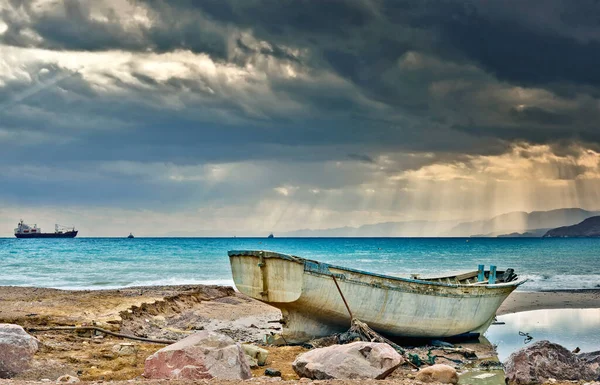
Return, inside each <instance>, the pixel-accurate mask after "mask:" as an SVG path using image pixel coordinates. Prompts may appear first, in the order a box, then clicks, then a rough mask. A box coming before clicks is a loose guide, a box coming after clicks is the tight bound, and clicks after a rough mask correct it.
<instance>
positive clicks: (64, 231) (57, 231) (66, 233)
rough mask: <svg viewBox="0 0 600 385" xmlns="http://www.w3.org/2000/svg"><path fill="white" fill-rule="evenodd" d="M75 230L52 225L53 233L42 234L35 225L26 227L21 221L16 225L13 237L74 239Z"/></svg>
mask: <svg viewBox="0 0 600 385" xmlns="http://www.w3.org/2000/svg"><path fill="white" fill-rule="evenodd" d="M77 232H78V231H77V230H75V227H65V226H61V225H58V224H56V225H54V232H53V233H42V229H41V228H39V227H37V225H33V226H31V225H28V224H26V223H24V222H23V220H22V219H21V221H19V223H18V224H17V228H16V229H15V237H17V238H75V237H76V236H77Z"/></svg>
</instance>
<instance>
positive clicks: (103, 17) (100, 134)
mask: <svg viewBox="0 0 600 385" xmlns="http://www.w3.org/2000/svg"><path fill="white" fill-rule="evenodd" d="M599 122H600V2H599V1H597V0H578V1H569V0H564V1H562V0H540V1H538V0H528V1H520V0H501V1H500V0H499V1H492V0H478V1H467V0H463V1H460V0H453V1H443V0H436V1H427V0H407V1H404V0H393V1H385V0H345V1H342V0H327V1H316V0H307V1H302V0H296V1H291V0H269V1H267V0H218V1H217V0H216V1H212V0H210V1H209V0H206V1H192V0H178V1H167V0H129V1H127V0H93V1H92V0H79V1H78V0H64V1H59V0H27V1H21V0H0V236H11V234H12V229H13V228H14V225H15V224H16V222H17V221H18V220H19V219H20V218H23V219H25V220H26V221H27V222H32V223H37V224H38V225H42V226H43V228H45V229H46V230H51V229H50V228H49V227H52V226H53V224H54V223H55V222H58V223H64V224H74V225H76V226H77V227H78V228H80V230H81V234H82V235H84V236H123V235H126V234H127V233H129V231H133V232H134V233H136V234H137V235H140V236H142V235H147V236H154V235H173V234H174V233H178V234H182V233H184V232H187V233H188V235H215V234H222V235H253V234H257V235H258V234H260V235H264V234H266V233H269V232H271V231H272V232H283V231H289V230H295V229H299V228H327V227H337V226H358V225H362V224H369V223H377V222H387V221H405V220H414V219H428V220H446V219H466V220H468V219H480V218H485V217H489V216H492V215H496V214H500V213H504V212H508V211H516V210H524V211H532V210H548V209H555V208H563V207H582V208H586V209H599V208H600V204H599V203H598V202H600V163H599V162H600V155H599V154H600V127H599Z"/></svg>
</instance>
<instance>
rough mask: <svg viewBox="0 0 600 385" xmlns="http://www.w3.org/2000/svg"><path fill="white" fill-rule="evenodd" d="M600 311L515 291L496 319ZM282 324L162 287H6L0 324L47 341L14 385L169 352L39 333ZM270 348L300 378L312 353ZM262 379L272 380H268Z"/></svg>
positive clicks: (233, 304) (246, 303)
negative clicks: (123, 350) (303, 357)
mask: <svg viewBox="0 0 600 385" xmlns="http://www.w3.org/2000/svg"><path fill="white" fill-rule="evenodd" d="M599 306H600V290H577V291H551V292H550V291H549V292H514V293H513V294H511V296H510V297H509V298H508V299H507V300H506V301H505V302H504V304H503V305H502V307H501V308H500V309H499V311H498V314H507V313H513V312H520V311H526V310H536V309H556V308H593V307H599ZM280 318H281V313H280V312H279V310H277V309H276V308H273V307H271V306H268V305H266V304H263V303H260V302H258V301H256V300H253V299H251V298H248V297H246V296H244V295H242V294H240V293H238V292H235V291H234V290H233V289H232V288H229V287H221V286H199V285H194V286H159V287H136V288H127V289H120V290H101V291H65V290H56V289H44V288H22V287H0V323H14V324H18V325H21V326H23V327H24V328H25V329H26V330H29V331H30V332H31V334H33V335H35V336H36V337H37V338H38V339H39V340H40V342H41V348H40V350H39V351H38V353H37V354H36V356H35V360H34V363H33V365H32V367H31V368H30V369H29V370H28V371H26V372H24V373H22V374H20V375H19V376H17V377H16V378H15V379H13V380H10V381H9V382H10V383H11V384H16V383H19V382H20V381H40V380H42V379H50V380H52V381H54V380H55V379H56V378H58V377H59V376H62V375H65V374H70V375H73V376H77V377H79V378H80V379H81V380H83V381H120V380H121V381H126V380H132V379H136V380H142V379H141V377H140V375H141V373H142V372H143V366H144V360H145V358H146V357H148V356H149V355H151V354H152V353H154V352H155V351H156V350H158V349H160V348H161V347H163V346H164V345H161V344H155V343H146V342H140V341H131V340H125V339H120V338H117V337H112V336H106V335H104V334H102V333H98V332H89V331H88V332H85V333H74V332H69V331H58V330H47V331H34V330H39V329H44V328H51V327H56V326H85V325H95V326H98V327H102V328H104V329H108V330H111V331H115V332H119V333H124V334H129V335H136V336H141V337H146V338H152V339H163V340H178V339H181V338H183V337H185V336H187V335H189V334H192V333H194V332H196V331H198V330H213V331H218V332H220V333H223V334H227V335H229V336H230V337H232V338H233V339H235V340H236V341H239V342H251V343H257V344H261V342H262V339H263V336H264V335H265V334H268V333H276V332H278V331H279V330H280V326H279V324H278V323H276V322H274V321H277V320H279V319H280ZM123 343H131V344H133V345H135V349H136V353H135V354H134V355H126V356H120V355H117V354H115V353H114V351H113V348H114V347H115V345H118V344H123ZM475 345H481V344H475ZM463 346H464V344H463ZM469 347H470V348H473V346H469ZM474 348H475V349H476V350H477V349H479V350H478V356H480V358H481V357H484V356H486V355H490V356H491V355H493V350H492V349H491V348H487V347H482V346H475V347H474ZM266 349H267V350H269V360H268V367H272V368H276V369H278V370H280V371H281V372H282V379H283V380H290V381H296V380H298V377H297V376H296V374H295V373H294V371H293V370H292V367H291V362H292V361H293V360H294V358H295V357H296V356H297V355H298V354H300V353H302V352H304V351H306V349H305V348H303V347H300V346H289V347H287V346H286V347H266ZM263 373H264V367H260V368H258V369H254V370H253V376H254V377H261V376H262V375H263ZM412 375H413V374H411V370H410V368H408V369H407V370H405V371H404V372H398V373H397V374H396V373H394V374H392V376H391V377H390V378H389V379H388V380H386V381H384V382H381V381H377V383H378V384H385V383H388V381H391V382H389V383H395V384H402V383H410V382H411V381H412V380H411V376H412ZM144 381H145V380H144ZM260 381H261V382H263V381H264V382H269V381H272V380H271V379H268V378H264V377H262V378H261V379H260ZM303 381H304V380H303ZM2 383H3V382H2V381H0V384H2ZM172 383H175V382H172ZM209 383H227V382H223V381H216V382H215V381H213V382H209ZM327 383H332V384H333V383H340V384H342V383H347V381H328V382H327Z"/></svg>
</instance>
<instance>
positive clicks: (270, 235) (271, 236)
mask: <svg viewBox="0 0 600 385" xmlns="http://www.w3.org/2000/svg"><path fill="white" fill-rule="evenodd" d="M267 238H269V239H270V238H275V237H274V236H273V234H269V236H268V237H267Z"/></svg>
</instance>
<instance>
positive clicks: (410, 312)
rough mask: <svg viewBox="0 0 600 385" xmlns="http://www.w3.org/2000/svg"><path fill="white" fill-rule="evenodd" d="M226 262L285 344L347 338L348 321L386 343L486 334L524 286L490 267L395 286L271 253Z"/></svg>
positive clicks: (386, 279)
mask: <svg viewBox="0 0 600 385" xmlns="http://www.w3.org/2000/svg"><path fill="white" fill-rule="evenodd" d="M228 254H229V260H230V263H231V270H232V273H233V280H234V282H235V285H236V287H237V288H238V290H239V291H240V292H242V293H244V294H246V295H248V296H250V297H252V298H255V299H258V300H260V301H262V302H265V303H268V304H270V305H273V306H275V307H277V308H279V309H281V311H282V313H283V321H282V323H283V334H282V335H283V337H284V338H285V340H286V341H287V342H288V343H301V342H305V341H308V340H310V339H313V338H316V337H323V336H327V335H331V334H332V333H337V332H342V331H346V330H347V329H348V327H349V325H350V319H351V317H354V318H357V319H359V320H361V321H363V322H366V323H367V324H368V325H369V326H370V327H371V328H372V329H374V330H375V331H377V332H379V333H383V334H387V335H389V336H399V337H427V338H443V337H451V336H457V335H461V334H465V333H479V334H483V333H484V332H485V331H486V330H487V328H488V327H489V325H490V324H491V323H492V321H493V320H494V316H495V314H496V310H497V309H498V307H499V306H500V304H502V302H503V301H504V300H505V299H506V297H507V296H508V295H509V294H510V293H511V292H512V291H513V290H515V288H517V286H519V285H520V284H522V283H523V282H524V281H525V280H524V279H518V277H517V276H516V274H514V271H513V270H512V269H507V270H506V271H496V268H495V266H491V267H490V270H484V268H483V266H482V265H480V266H479V269H478V270H476V271H472V272H468V273H464V274H460V275H455V276H448V277H436V278H419V277H418V276H412V277H411V278H400V277H392V276H386V275H381V274H374V273H368V272H364V271H359V270H354V269H350V268H345V267H339V266H334V265H330V264H327V263H322V262H317V261H312V260H308V259H304V258H300V257H296V256H292V255H286V254H280V253H275V252H271V251H248V250H242V251H237V250H236V251H229V253H228ZM350 314H351V315H350Z"/></svg>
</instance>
